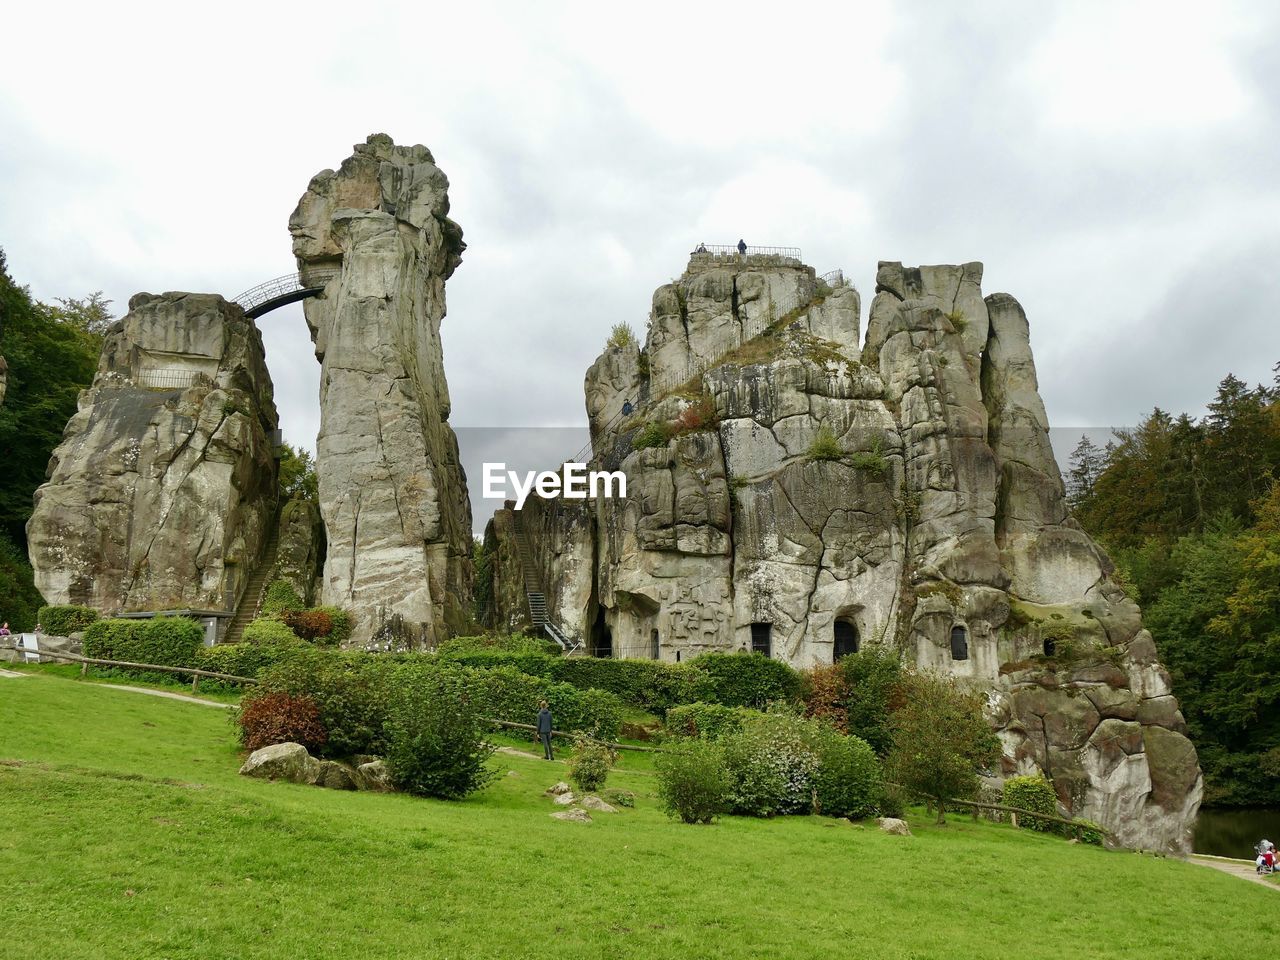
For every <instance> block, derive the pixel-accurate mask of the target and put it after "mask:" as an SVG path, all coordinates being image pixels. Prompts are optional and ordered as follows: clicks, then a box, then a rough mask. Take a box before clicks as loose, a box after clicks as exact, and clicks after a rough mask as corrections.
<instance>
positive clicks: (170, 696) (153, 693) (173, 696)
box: [94, 683, 236, 710]
mask: <svg viewBox="0 0 1280 960" xmlns="http://www.w3.org/2000/svg"><path fill="white" fill-rule="evenodd" d="M94 686H95V687H97V688H98V689H99V690H124V691H125V692H126V693H145V694H146V695H147V696H149V697H164V698H165V699H166V700H181V701H182V702H183V703H198V704H200V706H202V707H219V708H221V709H223V710H234V709H235V708H236V705H235V704H234V703H218V702H217V701H215V700H201V699H200V698H199V697H189V696H187V695H186V694H185V693H170V692H169V691H168V690H149V689H147V688H146V687H130V686H127V685H125V684H121V683H95V684H94Z"/></svg>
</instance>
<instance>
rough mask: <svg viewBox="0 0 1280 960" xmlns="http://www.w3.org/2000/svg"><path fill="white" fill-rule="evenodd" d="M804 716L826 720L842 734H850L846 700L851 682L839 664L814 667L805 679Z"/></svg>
mask: <svg viewBox="0 0 1280 960" xmlns="http://www.w3.org/2000/svg"><path fill="white" fill-rule="evenodd" d="M803 696H804V715H805V716H806V717H817V718H818V719H819V720H825V721H827V722H828V723H830V724H831V725H832V726H833V727H835V728H836V729H837V730H839V731H840V732H841V733H848V732H849V714H848V711H847V710H846V709H845V700H846V698H847V697H848V696H849V682H848V680H846V679H845V675H844V670H843V669H841V667H840V665H839V664H835V663H833V664H830V665H829V666H819V667H814V668H813V669H812V670H810V671H809V672H808V673H807V674H805V678H804V693H803Z"/></svg>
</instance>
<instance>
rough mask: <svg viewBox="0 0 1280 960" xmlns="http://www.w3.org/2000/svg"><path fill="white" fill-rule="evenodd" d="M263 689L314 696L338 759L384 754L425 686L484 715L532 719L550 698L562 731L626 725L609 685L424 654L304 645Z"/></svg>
mask: <svg viewBox="0 0 1280 960" xmlns="http://www.w3.org/2000/svg"><path fill="white" fill-rule="evenodd" d="M259 679H260V680H261V684H260V685H259V686H258V687H257V688H255V690H253V691H250V693H249V694H248V695H247V696H248V697H253V696H256V695H258V693H259V691H262V692H265V691H280V692H284V693H289V694H293V695H295V696H302V695H306V696H310V697H311V698H313V699H314V700H315V702H316V704H317V706H318V707H319V709H320V721H321V723H323V724H324V727H325V729H326V730H327V731H328V733H329V742H328V743H327V744H326V745H325V752H326V753H327V754H329V755H331V756H347V755H351V754H357V753H373V754H380V753H382V752H383V751H384V749H385V747H386V743H387V722H388V717H389V715H390V711H391V709H392V707H393V706H394V705H395V704H396V703H397V702H398V700H399V698H400V697H401V696H402V695H403V696H408V695H411V694H412V692H413V691H415V690H417V689H419V688H425V689H431V690H434V691H437V692H439V691H447V696H448V697H449V698H450V699H454V700H458V701H460V702H461V701H465V702H466V703H467V704H469V705H470V706H471V707H472V708H473V709H474V710H475V712H476V715H477V717H481V718H486V717H487V718H492V719H496V720H507V721H513V722H516V723H532V722H533V719H534V717H536V716H537V713H538V701H539V700H544V699H545V700H547V701H548V703H550V705H551V710H552V713H553V715H554V717H555V723H556V728H557V729H559V730H565V731H568V732H573V731H587V732H593V733H594V735H596V736H598V737H600V738H602V739H613V738H615V737H616V736H617V735H618V729H619V727H620V726H621V724H622V704H621V703H619V701H618V698H617V697H615V696H613V695H612V694H610V693H606V692H605V691H602V690H579V689H577V688H576V687H572V686H570V685H569V684H567V683H554V682H552V681H548V680H545V679H543V678H540V677H532V676H529V675H528V674H524V673H520V672H519V671H517V670H513V669H510V668H505V669H493V670H476V669H468V668H465V667H460V666H457V665H455V664H452V663H450V662H448V661H447V660H442V659H440V658H437V657H433V656H424V655H422V654H402V655H397V654H385V653H383V654H374V653H360V652H355V651H337V650H322V649H317V648H313V647H307V646H305V645H300V649H298V650H296V652H295V653H293V654H292V655H291V656H289V657H288V658H287V659H285V660H283V661H281V662H279V663H276V664H275V665H273V666H270V667H267V668H266V669H264V670H263V671H262V673H261V675H260V677H259Z"/></svg>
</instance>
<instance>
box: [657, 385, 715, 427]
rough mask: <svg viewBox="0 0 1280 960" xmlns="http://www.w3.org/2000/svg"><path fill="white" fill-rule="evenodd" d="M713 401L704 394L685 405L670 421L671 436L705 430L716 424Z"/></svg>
mask: <svg viewBox="0 0 1280 960" xmlns="http://www.w3.org/2000/svg"><path fill="white" fill-rule="evenodd" d="M717 422H718V418H717V417H716V405H715V401H714V400H712V399H711V397H710V396H708V395H706V394H704V395H702V396H700V397H698V398H697V399H696V400H694V401H693V402H692V403H690V404H689V406H687V407H685V408H684V409H683V410H681V411H680V413H679V414H678V415H677V416H676V418H675V420H673V421H672V422H671V427H670V431H669V432H670V433H671V435H673V436H676V435H679V434H682V433H692V432H693V431H695V430H707V429H710V428H712V427H714V426H715V425H716V423H717Z"/></svg>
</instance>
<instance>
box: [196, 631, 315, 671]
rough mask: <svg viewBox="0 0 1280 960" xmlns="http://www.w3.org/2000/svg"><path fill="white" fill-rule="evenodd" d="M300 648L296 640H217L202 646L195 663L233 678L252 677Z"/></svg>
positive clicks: (201, 667)
mask: <svg viewBox="0 0 1280 960" xmlns="http://www.w3.org/2000/svg"><path fill="white" fill-rule="evenodd" d="M300 648H301V644H300V643H298V641H297V640H296V639H295V640H293V641H292V642H290V643H286V644H273V643H220V644H218V645H217V646H215V647H201V648H200V652H199V655H198V656H197V657H196V662H195V666H197V667H199V668H200V669H201V670H212V671H213V672H214V673H226V674H230V675H231V676H233V677H250V678H254V677H257V676H258V674H260V673H261V672H262V671H263V670H266V669H267V668H268V667H271V666H274V665H275V664H277V663H279V662H281V661H282V660H284V659H286V658H288V657H290V656H292V655H293V654H294V653H295V652H296V651H297V650H299V649H300Z"/></svg>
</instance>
